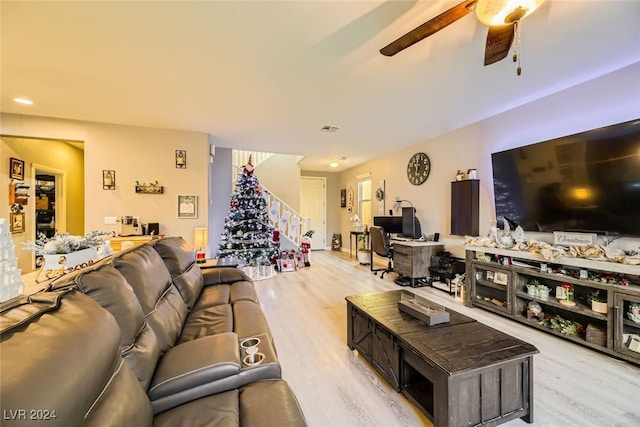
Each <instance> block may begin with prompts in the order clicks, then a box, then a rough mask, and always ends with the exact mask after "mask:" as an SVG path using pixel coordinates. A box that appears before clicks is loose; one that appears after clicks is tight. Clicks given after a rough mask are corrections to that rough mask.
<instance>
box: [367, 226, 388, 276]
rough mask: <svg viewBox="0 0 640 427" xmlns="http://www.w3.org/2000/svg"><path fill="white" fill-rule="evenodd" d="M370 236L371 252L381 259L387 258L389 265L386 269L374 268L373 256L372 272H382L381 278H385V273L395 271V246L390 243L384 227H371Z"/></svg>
mask: <svg viewBox="0 0 640 427" xmlns="http://www.w3.org/2000/svg"><path fill="white" fill-rule="evenodd" d="M369 236H370V237H371V251H372V252H373V253H375V254H376V255H379V256H381V257H386V258H387V261H388V264H387V267H386V268H376V269H374V268H373V255H372V256H371V271H373V274H376V275H377V274H378V271H382V274H381V275H380V278H381V279H382V278H384V274H385V273H390V272H392V271H393V264H392V261H393V246H391V244H390V243H389V237H388V236H387V233H386V232H385V231H384V228H382V227H376V226H372V227H369Z"/></svg>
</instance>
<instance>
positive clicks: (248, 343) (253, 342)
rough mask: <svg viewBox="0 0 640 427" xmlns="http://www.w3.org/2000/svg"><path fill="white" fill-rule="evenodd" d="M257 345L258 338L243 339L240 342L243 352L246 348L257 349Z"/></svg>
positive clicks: (258, 342)
mask: <svg viewBox="0 0 640 427" xmlns="http://www.w3.org/2000/svg"><path fill="white" fill-rule="evenodd" d="M258 344H260V338H258V337H251V338H245V339H243V340H242V341H240V347H241V348H242V349H243V350H247V349H248V348H251V347H257V346H258Z"/></svg>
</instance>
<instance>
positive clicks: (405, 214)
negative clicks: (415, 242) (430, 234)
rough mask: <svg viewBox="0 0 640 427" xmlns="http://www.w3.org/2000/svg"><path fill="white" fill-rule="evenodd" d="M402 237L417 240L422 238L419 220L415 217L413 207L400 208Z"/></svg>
mask: <svg viewBox="0 0 640 427" xmlns="http://www.w3.org/2000/svg"><path fill="white" fill-rule="evenodd" d="M402 235H403V236H404V237H410V238H412V239H419V238H420V236H422V229H421V227H420V220H419V219H418V218H417V217H416V210H415V208H413V207H406V206H405V207H403V208H402Z"/></svg>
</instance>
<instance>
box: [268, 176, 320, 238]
mask: <svg viewBox="0 0 640 427" xmlns="http://www.w3.org/2000/svg"><path fill="white" fill-rule="evenodd" d="M260 187H261V190H262V194H263V197H264V199H265V200H266V201H267V212H268V216H269V224H271V226H273V228H275V229H276V230H280V248H281V249H285V250H287V249H297V248H299V247H300V243H302V236H304V234H305V233H306V232H307V231H309V227H310V224H311V220H310V219H309V218H303V217H302V215H301V214H300V212H298V211H297V210H295V209H293V208H292V207H291V206H289V205H288V204H287V203H286V202H285V201H284V200H282V199H281V198H280V197H278V196H276V195H275V194H273V193H272V192H271V191H269V189H267V188H266V187H265V186H264V185H262V184H260Z"/></svg>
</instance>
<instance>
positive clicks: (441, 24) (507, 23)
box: [380, 0, 545, 75]
mask: <svg viewBox="0 0 640 427" xmlns="http://www.w3.org/2000/svg"><path fill="white" fill-rule="evenodd" d="M544 1H545V0H465V1H463V2H462V3H459V4H457V5H455V6H453V7H452V8H451V9H448V10H446V11H444V12H442V13H441V14H440V15H438V16H436V17H434V18H432V19H430V20H429V21H427V22H425V23H424V24H422V25H420V26H419V27H417V28H415V29H413V30H411V31H409V32H408V33H407V34H405V35H404V36H402V37H400V38H398V39H397V40H395V41H393V42H391V43H389V44H388V45H387V46H385V47H383V48H382V49H380V53H381V54H383V55H385V56H393V55H395V54H396V53H398V52H401V51H403V50H404V49H406V48H408V47H409V46H412V45H414V44H415V43H418V42H419V41H421V40H424V39H425V38H427V37H429V36H430V35H432V34H435V33H436V32H438V31H440V30H442V29H443V28H445V27H447V26H449V25H451V24H453V23H454V22H456V21H457V20H459V19H461V18H463V17H464V16H466V15H467V14H468V13H470V12H471V11H472V10H475V12H476V16H477V18H478V20H480V22H482V23H483V24H485V25H487V26H488V27H489V29H488V32H487V41H486V44H485V55H484V65H485V66H486V65H490V64H493V63H495V62H498V61H501V60H502V59H504V58H506V56H507V55H508V54H509V49H510V48H511V45H512V44H513V39H514V37H515V35H516V33H517V36H518V37H517V38H518V41H517V43H516V53H515V54H514V55H515V56H514V62H515V61H516V60H517V61H519V60H520V55H519V53H520V25H519V23H520V21H521V20H522V19H523V18H525V17H527V16H529V15H530V14H531V13H532V12H533V11H535V10H536V9H537V8H538V7H540V5H541V4H542V3H544ZM521 71H522V70H521V68H520V63H519V62H518V75H520V74H521Z"/></svg>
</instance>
